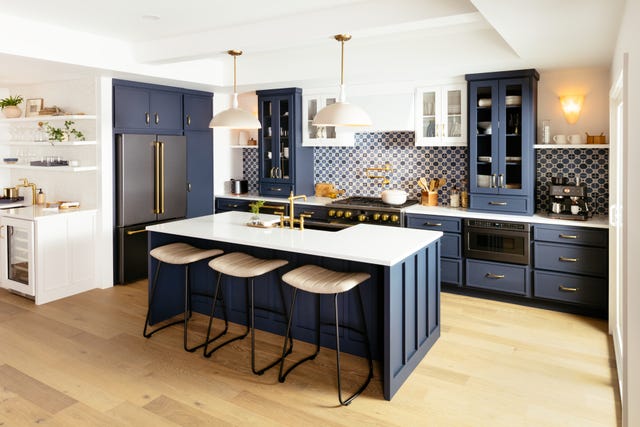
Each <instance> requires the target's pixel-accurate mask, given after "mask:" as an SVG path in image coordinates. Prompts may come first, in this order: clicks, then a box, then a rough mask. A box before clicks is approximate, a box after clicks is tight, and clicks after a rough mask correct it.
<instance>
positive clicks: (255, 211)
mask: <svg viewBox="0 0 640 427" xmlns="http://www.w3.org/2000/svg"><path fill="white" fill-rule="evenodd" d="M262 205H264V200H256V201H255V202H253V203H249V208H251V213H252V214H254V215H258V214H259V213H260V208H261V207H262Z"/></svg>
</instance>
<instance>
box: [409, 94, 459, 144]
mask: <svg viewBox="0 0 640 427" xmlns="http://www.w3.org/2000/svg"><path fill="white" fill-rule="evenodd" d="M415 102H416V106H415V120H416V123H415V134H416V141H415V144H416V145H417V146H434V145H435V146H466V145H467V87H466V85H465V84H457V85H449V86H433V87H427V88H420V89H417V90H416V96H415Z"/></svg>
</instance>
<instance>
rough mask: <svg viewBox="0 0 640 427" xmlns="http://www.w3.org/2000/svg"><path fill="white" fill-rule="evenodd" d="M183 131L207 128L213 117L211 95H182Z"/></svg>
mask: <svg viewBox="0 0 640 427" xmlns="http://www.w3.org/2000/svg"><path fill="white" fill-rule="evenodd" d="M183 113H184V114H183V115H184V117H183V119H184V123H183V127H184V130H185V131H188V130H208V129H209V122H210V121H211V118H212V117H213V99H212V98H211V96H200V95H184V112H183Z"/></svg>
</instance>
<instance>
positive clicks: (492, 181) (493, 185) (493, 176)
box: [490, 173, 498, 188]
mask: <svg viewBox="0 0 640 427" xmlns="http://www.w3.org/2000/svg"><path fill="white" fill-rule="evenodd" d="M497 186H498V184H497V183H496V174H495V173H494V174H491V186H490V187H491V188H496V187H497Z"/></svg>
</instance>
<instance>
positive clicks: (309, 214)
mask: <svg viewBox="0 0 640 427" xmlns="http://www.w3.org/2000/svg"><path fill="white" fill-rule="evenodd" d="M300 215H305V216H306V217H307V218H311V217H312V216H313V215H315V212H313V211H304V212H302V213H300Z"/></svg>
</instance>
